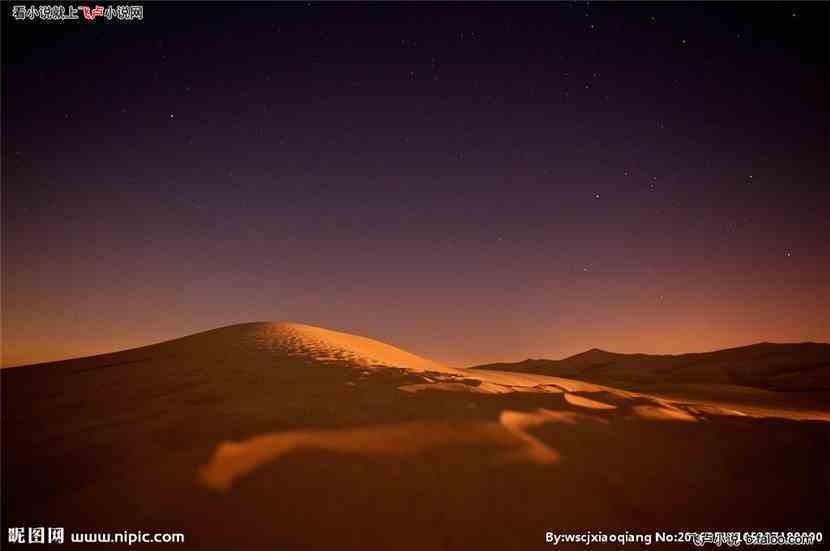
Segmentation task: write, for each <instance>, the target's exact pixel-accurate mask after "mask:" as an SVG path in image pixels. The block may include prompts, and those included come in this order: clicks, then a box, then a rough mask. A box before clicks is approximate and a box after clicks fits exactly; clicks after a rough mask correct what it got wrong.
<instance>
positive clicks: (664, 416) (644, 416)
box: [0, 322, 830, 550]
mask: <svg viewBox="0 0 830 551" xmlns="http://www.w3.org/2000/svg"><path fill="white" fill-rule="evenodd" d="M826 346H827V345H758V346H755V347H748V348H745V349H735V350H731V351H729V350H727V351H722V352H716V353H711V354H703V355H695V354H692V355H684V356H673V357H653V356H641V355H635V356H628V355H619V354H611V353H608V352H602V351H598V350H594V351H589V352H587V353H585V354H581V355H578V356H575V357H572V358H568V359H566V360H562V361H560V362H548V361H545V360H541V361H529V362H521V363H519V364H515V365H500V366H498V367H499V368H501V369H493V368H494V366H492V365H491V366H487V369H472V370H462V369H453V368H450V367H447V366H444V365H442V364H440V363H438V362H434V361H431V360H429V359H426V358H422V357H420V356H417V355H415V354H412V353H409V352H406V351H404V350H401V349H400V348H396V347H394V346H391V345H389V344H385V343H382V342H379V341H376V340H372V339H369V338H366V337H359V336H355V335H349V334H346V333H341V332H337V331H331V330H327V329H322V328H318V327H313V326H308V325H303V324H297V323H289V322H280V323H271V322H256V323H247V324H240V325H233V326H229V327H222V328H219V329H215V330H212V331H206V332H203V333H198V334H195V335H190V336H187V337H183V338H180V339H176V340H172V341H168V342H163V343H158V344H154V345H150V346H146V347H141V348H135V349H132V350H126V351H122V352H116V353H112V354H104V355H100V356H94V357H89V358H81V359H74V360H66V361H62V362H52V363H48V364H39V365H33V366H26V367H15V368H10V369H4V370H2V371H1V372H0V377H2V423H3V425H2V429H3V431H2V450H3V454H2V475H3V493H2V496H3V503H2V507H3V515H2V516H3V527H4V531H3V532H4V534H5V533H6V528H8V527H14V526H62V527H65V528H66V530H67V531H84V530H95V531H101V530H109V531H115V532H121V531H124V530H134V531H137V530H142V531H163V530H168V531H176V532H183V533H184V534H185V536H186V543H185V545H184V546H177V547H184V548H193V549H243V548H254V549H328V548H332V549H360V550H367V549H407V550H409V549H411V550H423V549H483V550H484V549H493V550H501V549H549V548H550V544H547V543H545V541H544V533H545V532H546V531H556V532H582V533H584V532H585V531H592V532H598V531H605V532H625V531H630V532H634V533H637V532H639V533H643V532H649V531H654V530H676V529H684V530H695V529H697V530H708V531H712V530H737V529H764V530H776V529H780V530H787V529H803V530H811V529H812V530H817V529H819V528H820V527H822V526H827V524H828V520H830V518H828V511H827V507H826V504H827V502H828V501H830V491H828V485H829V484H830V470H828V464H830V463H828V461H827V458H828V453H830V406H827V404H826V403H825V402H822V401H821V400H813V399H812V398H811V396H812V395H813V394H815V393H813V392H809V391H807V390H806V389H807V388H808V386H809V385H805V381H812V383H811V384H817V383H815V381H818V382H819V383H818V385H819V386H820V384H821V381H826V378H822V377H824V375H823V373H824V371H826V369H825V368H824V367H822V366H823V365H825V364H824V363H823V362H825V358H826V356H825V354H826ZM638 366H639V367H638ZM617 368H620V369H619V370H617ZM823 370H824V371H823ZM621 373H623V374H624V375H622V376H621V375H620V374H621ZM552 374H555V376H552ZM608 374H613V376H615V377H620V380H621V381H622V382H623V383H624V384H620V385H614V384H609V383H607V382H603V380H604V379H610V375H608ZM564 375H567V376H564ZM580 379H584V380H580ZM665 380H673V381H683V382H682V383H673V384H669V385H667V384H665V383H664V382H663V381H665ZM736 382H737V383H741V384H747V383H752V384H755V385H760V384H763V385H765V388H773V387H776V388H781V389H784V388H788V389H789V388H794V389H798V390H799V392H797V393H795V392H785V391H783V390H782V391H776V392H771V391H769V390H762V389H760V388H756V387H749V386H740V384H739V385H736V384H735V383H736ZM796 382H797V383H798V384H796ZM787 385H789V386H787ZM621 387H624V388H621ZM632 387H643V388H645V387H649V388H651V389H652V390H651V391H647V390H642V389H641V390H636V389H634V388H632ZM664 387H665V388H669V387H670V388H672V389H674V391H675V393H674V394H672V393H670V392H667V391H666V390H665V388H664ZM678 388H681V389H683V390H684V392H685V393H686V394H685V395H684V394H683V392H680V393H678V392H677V390H678ZM724 389H726V390H724ZM736 389H737V390H736ZM819 394H820V393H819ZM735 395H740V396H747V395H748V396H751V400H750V401H744V402H741V401H740V400H737V401H736V400H735V399H733V398H734V397H735ZM560 547H561V546H560ZM626 547H628V546H626ZM656 547H657V546H656ZM95 548H96V549H106V548H107V546H105V545H96V546H95ZM119 548H120V547H119ZM577 548H579V549H584V548H586V547H585V545H584V544H580V545H579V546H578V547H577Z"/></svg>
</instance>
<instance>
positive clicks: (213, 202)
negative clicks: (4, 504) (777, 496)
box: [2, 2, 830, 366]
mask: <svg viewBox="0 0 830 551" xmlns="http://www.w3.org/2000/svg"><path fill="white" fill-rule="evenodd" d="M3 8H4V10H5V12H6V13H4V14H3V29H2V30H3V33H2V34H3V37H2V41H3V44H2V45H3V51H2V63H3V65H2V68H3V75H2V77H3V79H2V92H3V94H2V96H3V97H2V122H3V125H2V247H3V249H2V252H3V255H2V300H3V302H2V314H3V319H2V321H3V327H2V329H3V331H2V345H3V365H5V366H10V365H18V364H24V363H32V362H39V361H45V360H52V359H59V358H66V357H72V356H79V355H87V354H92V353H99V352H107V351H113V350H118V349H123V348H127V347H133V346H139V345H143V344H149V343H151V342H157V341H161V340H166V339H169V338H174V337H178V336H182V335H184V334H188V333H193V332H197V331H201V330H206V329H212V328H215V327H218V326H222V325H227V324H232V323H239V322H247V321H255V320H291V321H296V322H302V323H309V324H313V325H320V326H323V327H326V328H330V329H336V330H341V331H346V332H350V333H357V334H361V335H365V336H370V337H373V338H376V339H379V340H383V341H386V342H390V343H392V344H395V345H396V346H400V347H402V348H405V349H408V350H410V351H412V352H415V353H418V354H421V355H424V356H427V357H430V358H432V359H435V360H438V361H443V362H447V363H449V364H451V365H456V366H467V365H472V364H475V363H483V362H494V361H517V360H521V359H524V358H527V357H534V358H539V357H550V358H558V357H563V356H566V355H569V354H574V353H578V352H581V351H583V350H585V349H588V348H591V347H599V348H603V349H608V350H613V351H619V352H651V353H672V352H690V351H704V350H714V349H718V348H724V347H728V346H739V345H744V344H751V343H754V342H758V341H776V342H789V341H807V340H812V341H830V293H828V282H830V254H828V251H829V250H830V247H828V235H830V222H828V220H830V205H829V204H828V200H830V188H829V187H828V182H830V161H829V160H828V157H829V156H828V128H829V126H828V124H829V123H830V115H828V102H827V98H828V97H830V90H829V89H828V51H830V46H829V44H830V42H829V39H828V20H830V17H828V14H829V13H830V7H828V4H826V3H813V4H803V5H802V4H780V3H762V4H761V3H758V4H756V3H740V4H727V3H705V4H682V3H665V4H659V3H652V4H620V3H614V4H597V3H546V4H516V3H514V4H510V5H506V4H476V3H467V4H442V5H438V4H417V5H415V4H401V3H395V4H392V3H389V4H348V5H344V4H318V3H297V4H268V3H253V4H234V5H230V4H222V3H215V2H211V3H202V4H196V3H191V4H190V5H186V6H185V5H175V4H155V3H147V4H146V5H145V9H144V17H145V20H144V21H142V22H132V23H126V22H120V23H119V22H107V21H102V20H98V21H96V22H94V23H83V22H64V23H52V24H47V23H31V22H18V21H15V20H14V19H13V18H12V17H11V13H10V12H11V10H10V9H7V8H10V5H8V4H4V6H3Z"/></svg>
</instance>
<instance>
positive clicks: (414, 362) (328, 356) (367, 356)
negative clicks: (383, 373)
mask: <svg viewBox="0 0 830 551" xmlns="http://www.w3.org/2000/svg"><path fill="white" fill-rule="evenodd" d="M253 338H254V340H255V342H256V344H257V345H258V347H260V348H265V349H271V350H274V351H280V352H287V353H289V354H292V355H302V356H307V357H309V358H310V359H313V360H317V361H321V362H326V361H344V362H348V363H352V364H356V365H359V366H362V367H398V368H405V369H409V370H413V371H437V372H443V373H454V374H455V373H458V370H455V369H452V368H450V367H447V366H445V365H443V364H440V363H438V362H434V361H432V360H428V359H426V358H422V357H421V356H417V355H415V354H412V353H410V352H407V351H405V350H401V349H400V348H397V347H394V346H392V345H389V344H386V343H383V342H380V341H376V340H374V339H370V338H367V337H360V336H358V335H351V334H349V333H341V332H339V331H332V330H330V329H323V328H322V327H315V326H313V325H304V324H301V323H292V322H279V323H261V324H258V328H257V329H256V331H254V333H253Z"/></svg>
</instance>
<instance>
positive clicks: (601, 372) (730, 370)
mask: <svg viewBox="0 0 830 551" xmlns="http://www.w3.org/2000/svg"><path fill="white" fill-rule="evenodd" d="M473 369H481V370H490V369H494V370H499V371H516V372H520V373H536V374H540V375H554V376H557V377H573V378H577V379H582V380H586V381H596V382H600V383H604V384H612V385H618V386H623V387H626V388H630V387H635V388H638V389H641V388H648V386H649V385H655V384H665V383H683V384H692V383H702V384H718V385H740V386H749V387H757V388H762V389H766V390H776V391H797V392H800V391H810V392H820V391H830V344H823V343H799V344H773V343H760V344H754V345H752V346H744V347H740V348H730V349H726V350H719V351H717V352H705V353H697V354H680V355H649V354H616V353H613V352H606V351H604V350H598V349H592V350H588V351H587V352H583V353H581V354H577V355H575V356H571V357H569V358H565V359H564V360H525V361H522V362H516V363H497V364H486V365H479V366H475V368H473Z"/></svg>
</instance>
